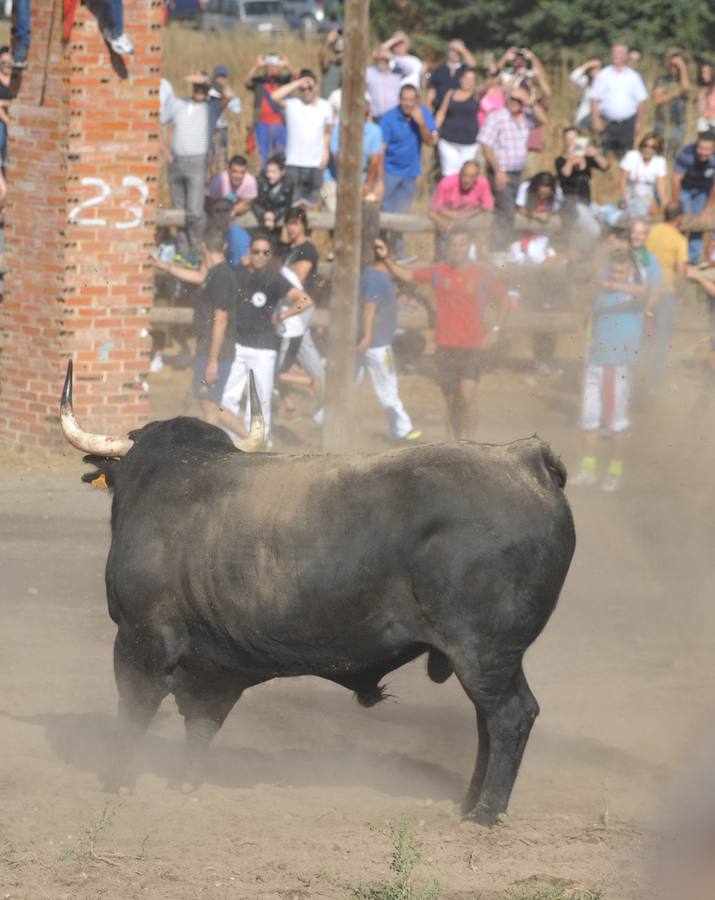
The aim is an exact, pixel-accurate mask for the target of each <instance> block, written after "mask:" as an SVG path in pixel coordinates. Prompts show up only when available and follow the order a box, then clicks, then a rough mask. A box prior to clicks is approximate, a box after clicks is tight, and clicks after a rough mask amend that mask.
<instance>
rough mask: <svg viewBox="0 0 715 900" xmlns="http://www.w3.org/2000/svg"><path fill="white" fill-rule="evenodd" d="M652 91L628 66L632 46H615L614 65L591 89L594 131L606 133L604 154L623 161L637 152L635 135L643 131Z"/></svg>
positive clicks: (598, 76)
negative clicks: (610, 152) (613, 154)
mask: <svg viewBox="0 0 715 900" xmlns="http://www.w3.org/2000/svg"><path fill="white" fill-rule="evenodd" d="M647 99H648V90H647V88H646V86H645V84H644V82H643V79H642V77H641V76H640V75H639V73H638V72H636V71H635V69H632V68H631V67H630V66H629V65H628V47H627V46H626V45H625V44H614V45H613V47H612V48H611V65H610V66H606V67H605V68H604V69H602V70H601V71H600V72H599V73H598V75H597V76H596V78H595V79H594V81H593V86H592V88H591V119H592V122H593V130H594V131H596V132H598V133H600V134H602V138H601V147H602V149H603V152H604V153H607V152H608V151H609V150H611V151H613V152H614V153H615V154H616V155H617V156H618V158H619V159H620V157H621V156H623V154H624V153H626V151H628V150H632V149H633V142H634V140H635V135H636V134H637V133H638V132H640V131H641V130H642V128H643V122H644V117H645V104H646V100H647Z"/></svg>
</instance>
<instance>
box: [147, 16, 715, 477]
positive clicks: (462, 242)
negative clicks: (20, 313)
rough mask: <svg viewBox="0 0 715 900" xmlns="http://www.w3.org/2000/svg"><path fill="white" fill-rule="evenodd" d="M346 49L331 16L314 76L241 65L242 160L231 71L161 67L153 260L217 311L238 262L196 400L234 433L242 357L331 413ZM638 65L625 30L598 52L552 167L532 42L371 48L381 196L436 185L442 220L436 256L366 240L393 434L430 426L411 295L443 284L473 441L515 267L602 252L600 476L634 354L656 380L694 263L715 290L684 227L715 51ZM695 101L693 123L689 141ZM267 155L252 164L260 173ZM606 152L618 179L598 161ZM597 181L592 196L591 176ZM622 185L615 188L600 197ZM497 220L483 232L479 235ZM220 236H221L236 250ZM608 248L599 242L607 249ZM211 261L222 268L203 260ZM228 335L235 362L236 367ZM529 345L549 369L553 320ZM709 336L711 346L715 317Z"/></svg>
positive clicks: (697, 236)
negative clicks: (415, 361)
mask: <svg viewBox="0 0 715 900" xmlns="http://www.w3.org/2000/svg"><path fill="white" fill-rule="evenodd" d="M344 53H345V42H344V37H343V35H342V33H341V32H340V31H338V30H334V31H331V32H329V33H328V34H327V35H326V36H325V38H324V40H323V42H322V44H321V47H320V53H319V72H314V71H312V70H310V69H306V68H303V69H300V68H298V67H295V66H293V65H292V64H291V62H290V61H289V60H288V59H286V58H285V57H283V56H280V55H279V54H277V53H267V54H263V55H261V56H259V57H258V58H257V59H256V61H255V63H253V65H252V66H251V67H250V68H249V69H248V71H247V72H246V74H245V77H244V79H243V84H244V86H245V88H246V89H248V90H249V91H250V92H251V93H252V94H253V97H254V103H253V122H252V126H251V128H250V137H249V141H248V145H247V146H246V148H245V151H244V152H245V155H241V154H239V153H234V154H233V155H231V152H230V151H231V150H232V149H233V148H231V147H230V141H229V140H228V139H227V137H226V134H227V128H226V125H227V117H228V116H230V115H232V114H233V115H239V114H240V111H241V110H240V103H239V101H238V98H237V97H236V95H235V93H234V91H233V90H232V88H231V86H230V78H229V73H228V70H227V69H226V67H224V66H217V67H216V68H215V70H214V72H213V73H212V75H209V74H208V73H195V74H193V75H191V76H189V77H188V78H187V82H188V83H189V85H190V91H191V94H190V96H189V97H188V98H185V99H177V98H176V97H175V96H174V95H173V91H172V90H171V87H170V85H169V84H168V83H165V84H164V85H163V86H162V113H161V119H162V124H163V125H164V128H165V130H164V135H163V147H164V152H165V155H166V159H167V161H168V162H169V183H170V187H171V191H172V202H173V205H174V206H175V207H177V208H180V209H183V210H184V211H185V214H186V220H185V226H184V227H183V228H180V229H179V230H178V235H177V239H176V248H175V254H174V256H173V259H170V260H166V259H165V260H159V261H157V267H158V268H160V269H164V270H166V271H168V272H170V273H171V274H172V275H174V276H176V277H177V278H180V279H183V280H184V281H188V282H191V283H194V284H197V285H201V286H202V287H201V295H202V297H204V301H203V302H205V303H206V304H208V307H207V308H210V307H211V305H212V304H213V305H214V306H215V308H216V309H217V310H222V309H223V306H222V305H221V304H222V303H223V300H222V299H221V297H222V295H223V291H224V288H225V281H226V279H225V273H226V272H227V271H230V270H231V269H233V270H234V272H237V273H239V274H238V276H237V277H238V284H239V288H240V289H237V293H236V296H239V295H240V299H239V301H237V305H236V303H234V307H236V308H234V309H233V311H232V312H231V310H229V311H228V312H227V315H226V316H225V317H224V316H222V315H219V316H217V317H214V328H213V333H212V335H206V334H205V332H206V328H205V322H204V320H205V316H204V318H202V319H201V321H202V322H204V324H202V325H201V328H200V329H198V330H201V331H202V335H203V337H202V340H203V344H202V347H203V350H202V352H201V353H200V354H199V356H198V357H197V363H196V365H197V369H196V373H195V391H196V395H197V397H199V399H201V400H202V402H203V403H204V404H206V403H207V402H208V403H213V407H212V408H211V410H210V411H209V412H208V414H207V415H208V416H210V417H211V420H212V421H218V420H220V416H221V415H224V412H225V416H226V417H227V419H226V421H223V420H221V421H222V424H224V426H225V427H227V428H230V430H232V431H234V432H235V433H239V434H240V433H241V428H242V427H243V425H242V423H241V422H239V419H238V404H239V399H240V394H241V391H242V390H243V388H244V387H245V379H246V373H247V371H248V368H249V367H254V368H255V370H256V372H257V373H258V381H259V393H260V396H261V399H262V402H263V403H264V404H265V405H266V407H267V408H269V407H270V406H271V403H272V398H273V397H274V395H275V403H276V408H277V410H278V413H279V414H281V415H290V414H291V413H292V410H293V403H292V400H291V394H290V390H291V386H292V385H294V384H303V385H304V386H306V388H307V389H308V390H309V391H310V392H311V394H312V396H313V397H314V398H315V412H314V421H315V422H316V423H318V424H320V423H321V422H322V390H323V381H324V378H323V368H322V367H323V361H322V360H321V356H320V352H319V349H318V347H317V346H316V343H315V341H314V340H313V336H312V333H311V319H312V316H313V312H314V306H315V299H316V296H317V294H318V293H319V283H320V279H319V275H318V267H319V250H318V246H317V245H316V244H315V243H314V242H313V241H312V239H311V237H310V222H309V215H310V211H311V210H314V209H316V208H319V207H320V206H321V204H322V206H323V208H325V209H328V210H330V211H334V209H335V202H336V182H337V177H338V171H339V166H340V126H339V118H340V107H341V98H342V74H343V58H344ZM640 63H641V53H640V51H638V50H637V49H634V48H630V49H629V48H628V47H626V46H625V45H624V44H619V43H616V44H614V45H613V47H612V48H611V54H610V61H609V62H608V63H607V64H605V61H603V60H600V59H597V58H591V59H588V60H586V61H585V62H583V63H582V64H580V65H578V66H577V67H576V68H575V69H574V70H573V71H572V72H571V73H570V81H571V82H572V83H573V84H574V85H575V86H576V87H577V88H578V89H579V91H580V94H579V96H578V98H577V99H576V101H575V102H574V104H573V117H572V119H571V120H570V121H571V123H572V124H568V123H567V124H566V127H564V128H563V129H562V131H561V133H562V146H561V149H560V152H558V154H555V155H554V158H553V162H552V164H551V165H550V166H549V165H544V160H545V154H544V147H545V141H546V137H547V134H546V131H545V129H546V128H547V127H548V126H549V115H550V112H549V109H550V106H551V107H553V105H554V99H555V98H554V90H553V87H552V84H551V83H550V81H549V78H548V76H547V73H546V70H545V67H544V65H543V64H542V62H541V60H539V58H538V57H537V56H536V55H535V54H534V53H533V52H532V51H531V50H530V49H529V48H524V47H511V48H509V49H508V50H507V51H506V52H505V53H504V55H503V56H502V57H501V58H500V59H498V60H494V58H493V57H490V56H487V57H485V58H484V60H483V61H481V64H480V62H479V61H478V60H477V58H476V57H475V56H474V55H473V54H472V53H471V52H470V51H469V50H468V49H467V47H466V46H465V45H464V43H463V42H462V41H461V40H457V39H455V40H452V41H450V42H449V44H448V46H447V53H446V59H445V60H444V62H443V63H441V64H439V65H437V66H435V67H433V68H432V69H431V71H430V70H428V69H427V68H426V67H425V66H424V64H423V62H422V60H420V59H419V57H418V56H416V55H415V54H414V53H413V52H412V49H411V44H410V39H409V37H408V36H407V35H406V34H404V33H402V32H397V33H395V34H394V35H392V36H391V37H390V38H389V39H388V40H387V41H385V42H383V43H382V44H380V45H379V46H377V47H376V48H375V50H374V52H373V54H372V64H371V65H370V66H369V67H368V68H367V71H366V94H365V107H364V116H365V128H364V139H363V162H362V181H363V197H364V199H365V201H367V202H372V203H377V204H379V206H380V208H381V209H382V210H383V211H385V212H393V213H406V212H409V211H411V210H413V209H414V206H415V198H416V197H417V196H418V186H419V185H420V184H422V183H425V182H426V183H427V184H428V185H429V186H430V193H431V198H430V199H429V204H428V206H429V210H428V213H427V214H428V216H429V218H430V219H431V221H432V223H433V224H434V227H435V245H434V248H435V249H434V260H433V261H432V264H431V265H427V266H426V265H424V264H418V265H417V266H416V267H415V266H413V265H412V263H413V262H420V261H419V260H417V259H414V260H412V259H408V258H405V241H404V239H403V236H402V235H400V234H396V233H394V232H386V233H383V234H382V235H381V239H380V240H378V241H377V242H376V244H375V247H374V252H372V253H371V254H370V253H369V254H368V256H369V257H370V261H369V263H368V265H367V267H366V268H365V270H364V272H363V277H362V279H361V283H360V314H359V337H358V344H357V347H356V360H357V361H356V371H357V373H358V374H357V377H358V379H362V377H364V375H365V374H367V375H368V376H369V378H370V379H371V381H372V384H373V386H374V389H375V393H376V395H377V398H378V400H379V401H380V403H381V404H382V406H383V408H384V409H385V412H386V415H387V420H388V427H389V432H390V435H391V436H392V438H393V439H394V440H396V441H411V440H416V439H418V437H419V434H420V432H419V430H418V429H416V428H414V427H413V423H412V419H411V418H410V415H409V413H408V412H407V411H406V409H405V407H404V405H403V404H402V401H401V399H400V395H399V390H398V382H397V375H396V369H395V365H394V354H393V348H392V343H393V339H394V338H395V335H396V333H397V330H398V329H397V304H398V297H399V296H400V295H401V294H402V293H403V292H405V293H409V292H410V291H412V292H417V294H418V296H419V292H420V291H421V290H424V289H425V288H426V289H427V291H428V292H431V293H432V295H433V298H434V300H433V309H432V313H431V315H432V318H433V322H434V327H435V341H436V345H437V354H436V357H435V366H436V375H437V381H438V383H439V385H440V388H441V389H442V392H443V394H444V397H445V401H446V410H447V416H446V423H447V433H448V435H449V436H451V437H454V438H460V437H473V436H474V434H475V429H476V421H477V415H476V397H477V383H478V378H479V371H480V368H481V365H482V359H483V354H484V353H485V352H486V351H488V350H489V348H490V346H491V345H493V344H495V343H496V342H497V341H498V340H499V339H500V331H501V329H502V327H503V325H504V324H505V322H506V320H507V317H508V314H509V311H510V309H511V308H512V305H513V304H514V303H515V302H518V298H517V300H516V301H515V300H514V297H513V294H514V293H515V292H514V291H511V293H510V292H509V290H508V289H507V284H506V280H505V278H504V274H503V273H504V271H505V270H506V269H508V267H509V266H515V267H519V266H528V267H531V268H530V271H531V272H532V273H533V274H532V280H538V279H537V275H539V276H541V274H542V273H543V277H544V279H545V280H544V283H545V284H547V285H548V283H549V282H548V278H547V274H548V273H549V272H550V271H552V270H553V268H554V267H555V266H557V265H563V264H565V263H569V262H571V261H573V259H574V258H580V259H583V258H584V254H586V255H587V256H588V255H589V254H590V255H591V258H592V259H595V260H596V262H595V263H594V264H593V265H594V268H593V272H594V273H595V274H594V279H595V286H596V288H597V290H596V300H595V303H594V307H593V311H592V316H593V326H592V330H591V343H590V350H589V355H588V361H587V367H586V373H585V387H584V397H583V408H582V419H581V424H582V427H583V429H584V432H585V439H584V454H583V462H582V467H581V471H580V473H579V474H578V476H577V479H576V482H577V483H579V481H580V482H581V483H583V484H589V483H594V482H595V481H596V478H597V476H596V470H597V455H596V446H597V434H599V433H601V432H602V431H603V430H604V429H605V430H606V432H610V433H612V434H613V435H614V436H618V435H620V434H622V433H623V432H624V431H625V430H626V429H627V428H628V427H629V425H630V417H629V413H628V403H629V397H630V385H631V383H632V380H633V379H632V372H633V368H634V366H635V365H636V362H637V363H638V365H647V366H648V367H649V368H648V371H649V378H650V380H651V381H652V383H653V384H657V383H658V381H659V380H660V379H662V378H663V377H664V375H665V372H666V367H667V361H668V354H669V347H670V339H671V333H672V329H673V322H674V317H675V308H676V298H677V296H678V294H679V293H680V292H682V289H683V285H684V284H685V282H686V280H687V279H690V280H692V281H696V282H697V283H698V284H701V285H702V287H703V290H704V291H705V292H706V293H707V295H708V297H710V298H711V304H712V305H715V288H713V287H712V283H711V282H710V281H709V280H708V279H707V278H705V277H704V276H703V274H702V271H701V269H699V268H697V266H698V265H699V264H701V263H702V262H703V261H704V260H706V259H707V251H706V245H708V244H709V240H708V235H707V234H706V227H705V226H706V222H705V220H703V230H702V231H700V232H699V231H698V230H694V229H693V225H692V222H691V223H690V226H689V228H688V230H687V233H686V232H684V231H683V221H684V216H699V215H701V214H703V213H707V212H708V211H709V210H710V209H711V208H712V207H713V205H715V132H714V131H713V130H712V126H713V124H715V83H714V80H713V68H712V66H710V65H709V64H707V63H702V64H701V65H700V66H699V68H698V70H697V72H696V73H695V76H694V77H693V79H692V80H691V76H690V73H689V69H688V64H687V61H686V56H685V54H684V53H683V52H682V51H679V50H675V49H673V50H670V51H669V52H668V53H667V54H666V55H665V57H664V59H663V69H662V71H661V72H660V73H659V74H658V75H657V76H656V77H655V79H654V81H653V84H652V88H651V90H650V91H649V89H648V87H647V86H646V82H645V80H644V78H643V76H642V74H641V73H640V71H639V66H640ZM691 100H692V101H693V104H691ZM695 102H696V103H697V124H696V128H697V135H696V137H695V140H692V139H691V140H688V131H687V126H688V121H689V108H690V106H692V105H694V103H695ZM649 119H650V120H651V121H652V125H651V126H650V127H649V128H647V127H646V123H647V121H648V120H649ZM552 131H553V126H552ZM236 149H239V148H236ZM240 149H241V150H244V148H243V147H241V148H240ZM254 151H256V152H257V155H258V156H259V158H260V163H259V165H258V167H257V169H256V171H255V173H251V172H250V171H249V169H250V166H249V162H248V159H249V158H251V155H252V154H253V152H254ZM536 160H538V162H539V165H536V164H535V161H536ZM611 169H615V170H616V172H617V176H618V177H617V178H616V177H614V176H611V177H610V180H607V179H606V178H603V175H604V173H607V172H608V171H609V170H611ZM599 178H601V179H602V181H601V183H600V185H599V188H598V194H599V195H600V200H601V202H598V203H597V202H595V200H594V191H593V180H594V179H599ZM609 184H610V186H611V190H612V195H611V196H610V197H609V198H607V199H608V202H602V201H603V195H604V193H605V192H606V191H607V189H608V185H609ZM248 213H251V214H252V215H247V214H248ZM485 216H486V217H490V225H489V227H488V228H487V229H486V231H487V233H488V240H487V241H486V246H485V242H484V241H481V240H479V239H478V234H479V232H480V231H481V232H484V231H485V229H484V226H483V225H482V224H480V223H481V222H482V221H483V218H484V217H485ZM660 220H663V221H660ZM559 223H560V225H561V227H560V228H559V227H558V224H559ZM207 224H208V231H206V230H205V229H206V225H207ZM217 227H218V232H217ZM217 233H219V234H222V235H223V253H224V255H223V257H221V256H220V255H218V251H217V250H216V247H217V242H218V237H217V236H216V235H217ZM206 235H209V237H210V240H209V239H208V238H206ZM599 246H600V247H604V246H605V248H606V249H605V251H604V252H605V255H604V253H600V252H595V254H594V248H598V247H599ZM214 266H216V267H219V268H218V274H215V275H213V277H209V276H210V274H211V273H213V272H214ZM226 266H228V269H227V268H226ZM241 273H244V274H241ZM269 273H273V274H271V275H270V276H269ZM544 293H545V295H547V296H546V299H545V300H544V302H543V304H542V307H543V309H549V308H551V306H552V303H551V301H552V300H553V296H548V295H549V291H548V290H546V291H545V292H544ZM551 294H553V291H552V292H551ZM214 295H215V296H214ZM487 310H491V312H487ZM494 310H496V312H494ZM224 319H225V322H224ZM221 322H223V323H224V324H223V326H222V327H223V330H221V327H219V326H220V323H221ZM217 323H219V324H217ZM231 330H233V333H234V338H235V341H234V343H235V347H234V353H233V359H234V362H233V366H232V367H226V366H225V365H223V364H222V363H223V362H224V356H225V354H226V353H227V351H226V350H225V346H226V344H225V340H226V334H227V333H228V332H229V331H231ZM207 342H208V343H207ZM204 345H205V346H204ZM532 347H533V356H534V365H535V370H536V372H537V373H543V374H549V373H552V372H554V371H555V370H556V365H555V362H554V355H555V338H554V335H553V334H551V333H549V332H548V330H546V329H545V330H544V332H543V333H538V332H537V333H534V334H533V335H532ZM646 351H647V352H646ZM713 353H714V356H713V359H715V332H714V334H713ZM222 354H224V355H222ZM644 360H645V362H644ZM217 384H219V387H217ZM219 388H220V389H219ZM246 414H248V413H246ZM267 423H268V425H269V427H270V414H269V415H267ZM609 446H610V448H611V458H610V459H609V460H608V465H607V471H606V473H605V478H604V480H603V487H604V488H606V489H608V490H612V489H615V488H616V487H617V486H618V484H619V482H620V479H621V477H622V474H623V463H622V459H621V456H620V450H619V447H620V442H619V440H618V438H617V437H616V439H615V440H614V441H613V442H612V443H611V444H610V445H609Z"/></svg>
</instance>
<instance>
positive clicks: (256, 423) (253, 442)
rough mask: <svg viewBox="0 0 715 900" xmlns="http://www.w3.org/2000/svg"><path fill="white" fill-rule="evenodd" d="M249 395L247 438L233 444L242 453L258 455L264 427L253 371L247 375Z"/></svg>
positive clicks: (263, 439) (262, 443)
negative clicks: (249, 416)
mask: <svg viewBox="0 0 715 900" xmlns="http://www.w3.org/2000/svg"><path fill="white" fill-rule="evenodd" d="M248 384H249V394H250V397H251V430H250V431H249V432H248V437H247V438H243V439H242V440H238V441H235V442H234V443H235V444H236V446H237V447H238V449H239V450H243V451H244V453H258V452H259V451H260V450H263V447H264V446H265V442H266V425H265V422H264V421H263V412H262V410H261V398H260V397H259V396H258V390H257V389H256V379H255V378H254V377H253V369H251V371H250V372H249V373H248Z"/></svg>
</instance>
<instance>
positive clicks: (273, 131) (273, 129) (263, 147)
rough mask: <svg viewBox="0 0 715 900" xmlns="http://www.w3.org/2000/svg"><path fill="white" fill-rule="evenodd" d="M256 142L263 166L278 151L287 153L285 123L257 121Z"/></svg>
mask: <svg viewBox="0 0 715 900" xmlns="http://www.w3.org/2000/svg"><path fill="white" fill-rule="evenodd" d="M255 134H256V144H258V152H259V154H260V156H261V168H263V167H264V166H265V165H266V163H267V162H268V160H269V159H270V158H271V157H272V156H275V155H276V153H281V154H285V149H286V127H285V125H267V124H266V123H265V122H256V127H255Z"/></svg>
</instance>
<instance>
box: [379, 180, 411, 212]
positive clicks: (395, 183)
mask: <svg viewBox="0 0 715 900" xmlns="http://www.w3.org/2000/svg"><path fill="white" fill-rule="evenodd" d="M416 189H417V179H416V178H405V177H403V176H402V175H392V174H390V172H385V195H384V197H383V198H382V208H383V210H384V211H385V212H396V213H405V212H409V209H410V206H411V205H412V201H413V199H414V196H415V190H416Z"/></svg>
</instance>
